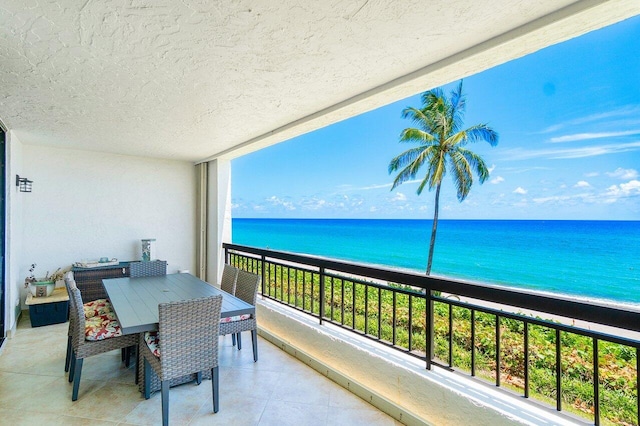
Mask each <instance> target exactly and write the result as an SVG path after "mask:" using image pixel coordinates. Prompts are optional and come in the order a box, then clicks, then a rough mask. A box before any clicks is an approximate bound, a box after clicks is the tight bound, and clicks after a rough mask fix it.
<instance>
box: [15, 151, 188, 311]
mask: <svg viewBox="0 0 640 426" xmlns="http://www.w3.org/2000/svg"><path fill="white" fill-rule="evenodd" d="M20 175H21V176H22V175H24V176H25V177H27V178H29V179H30V180H33V192H31V193H18V197H19V198H20V201H21V202H22V207H23V208H22V216H21V221H22V225H23V226H22V235H21V236H20V239H21V245H22V247H21V248H20V249H19V256H18V257H19V262H18V269H19V273H18V277H17V279H16V277H15V274H13V276H12V277H13V279H14V280H15V281H14V282H13V283H12V284H13V285H20V286H21V285H22V282H23V281H24V277H25V276H26V274H27V270H28V268H29V265H30V264H31V263H36V264H37V268H36V276H39V275H44V274H45V273H46V272H47V271H53V270H55V269H56V268H58V267H69V266H71V264H72V263H73V262H76V261H80V260H83V259H87V260H91V259H93V260H96V259H99V258H100V257H109V258H117V259H119V260H139V259H140V257H141V249H140V239H143V238H156V240H157V241H156V249H157V252H156V253H157V257H158V258H160V259H163V260H167V262H168V272H170V273H171V272H176V271H177V270H178V269H190V270H193V269H194V268H195V231H196V229H195V200H196V189H195V167H194V166H193V164H192V163H189V162H182V161H171V160H158V159H148V158H141V157H130V156H123V155H115V154H105V153H97V152H89V151H78V150H67V149H57V148H49V147H41V146H33V145H23V166H22V172H21V173H20ZM14 178H15V176H14ZM14 247H17V245H15V246H14V245H13V244H12V247H11V249H12V251H13V248H14ZM22 293H23V297H22V299H24V290H22Z"/></svg>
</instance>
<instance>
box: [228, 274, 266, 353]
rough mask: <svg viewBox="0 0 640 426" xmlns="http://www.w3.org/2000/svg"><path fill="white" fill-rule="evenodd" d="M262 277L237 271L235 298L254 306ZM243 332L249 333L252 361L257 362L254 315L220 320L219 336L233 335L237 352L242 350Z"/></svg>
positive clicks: (256, 323)
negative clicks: (251, 345)
mask: <svg viewBox="0 0 640 426" xmlns="http://www.w3.org/2000/svg"><path fill="white" fill-rule="evenodd" d="M261 281H262V277H261V276H260V275H256V274H253V273H251V272H246V271H243V270H241V269H240V270H238V278H237V281H236V294H235V296H236V297H237V298H239V299H242V300H244V301H245V302H247V303H249V304H251V305H254V306H255V304H256V297H257V294H258V287H259V286H260V282H261ZM243 331H251V342H252V344H253V361H254V362H256V361H258V322H257V320H256V316H255V314H245V315H238V316H237V317H228V318H221V319H220V335H225V334H233V335H235V336H236V340H237V341H238V350H240V349H242V340H241V334H240V333H242V332H243Z"/></svg>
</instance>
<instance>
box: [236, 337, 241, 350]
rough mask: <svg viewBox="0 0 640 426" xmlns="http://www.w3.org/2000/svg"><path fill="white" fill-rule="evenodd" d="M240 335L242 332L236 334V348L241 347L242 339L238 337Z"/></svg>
mask: <svg viewBox="0 0 640 426" xmlns="http://www.w3.org/2000/svg"><path fill="white" fill-rule="evenodd" d="M241 335H242V333H238V335H237V336H236V340H237V341H238V350H240V349H242V339H241V338H240V336H241Z"/></svg>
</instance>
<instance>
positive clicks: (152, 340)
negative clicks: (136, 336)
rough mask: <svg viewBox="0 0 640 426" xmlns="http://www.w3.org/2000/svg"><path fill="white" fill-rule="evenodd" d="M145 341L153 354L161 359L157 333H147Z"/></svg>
mask: <svg viewBox="0 0 640 426" xmlns="http://www.w3.org/2000/svg"><path fill="white" fill-rule="evenodd" d="M144 341H145V342H146V343H147V346H148V347H149V350H150V351H151V353H152V354H153V355H155V356H157V357H158V358H160V339H159V338H158V332H157V331H147V332H145V333H144Z"/></svg>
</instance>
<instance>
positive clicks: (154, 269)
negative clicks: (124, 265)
mask: <svg viewBox="0 0 640 426" xmlns="http://www.w3.org/2000/svg"><path fill="white" fill-rule="evenodd" d="M161 275H167V261H166V260H151V261H149V262H131V263H130V264H129V276H130V277H131V278H140V277H158V276H161Z"/></svg>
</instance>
